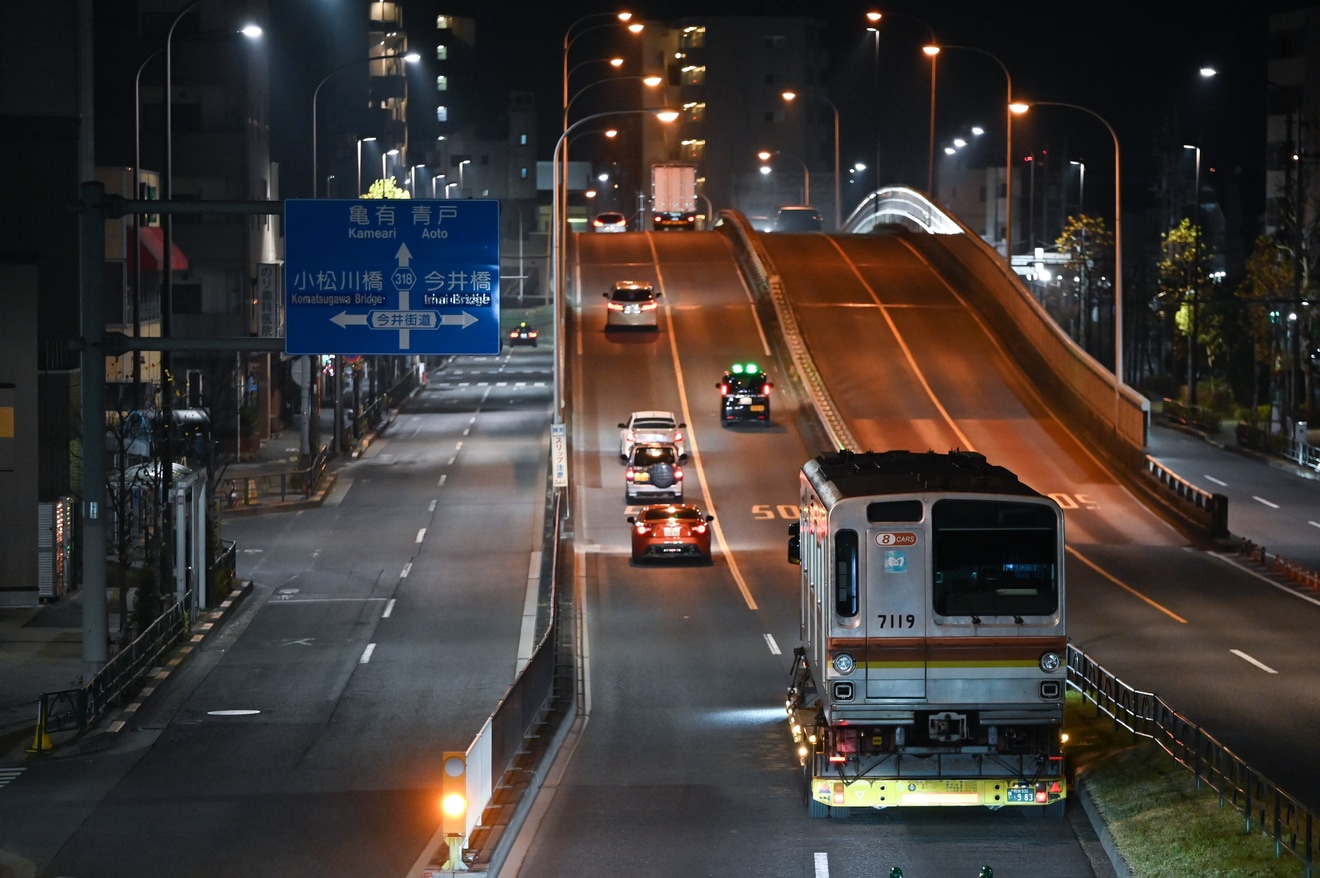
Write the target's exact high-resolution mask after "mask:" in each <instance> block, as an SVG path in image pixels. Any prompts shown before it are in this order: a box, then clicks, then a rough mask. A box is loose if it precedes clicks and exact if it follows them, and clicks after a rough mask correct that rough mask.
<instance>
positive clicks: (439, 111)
mask: <svg viewBox="0 0 1320 878" xmlns="http://www.w3.org/2000/svg"><path fill="white" fill-rule="evenodd" d="M435 121H437V122H448V121H449V108H448V107H446V106H445V105H444V104H441V105H440V106H438V107H436V108H435Z"/></svg>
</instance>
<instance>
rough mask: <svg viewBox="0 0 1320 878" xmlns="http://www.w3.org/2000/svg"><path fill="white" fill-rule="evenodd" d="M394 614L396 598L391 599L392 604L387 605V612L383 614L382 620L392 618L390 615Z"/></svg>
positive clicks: (381, 615)
mask: <svg viewBox="0 0 1320 878" xmlns="http://www.w3.org/2000/svg"><path fill="white" fill-rule="evenodd" d="M393 612H394V598H390V602H389V603H388V604H386V605H385V612H383V613H381V614H380V617H381V618H382V619H388V618H389V617H390V614H391V613H393Z"/></svg>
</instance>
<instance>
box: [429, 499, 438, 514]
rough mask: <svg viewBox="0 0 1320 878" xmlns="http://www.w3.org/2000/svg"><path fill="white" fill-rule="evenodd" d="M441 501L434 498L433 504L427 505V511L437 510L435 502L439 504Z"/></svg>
mask: <svg viewBox="0 0 1320 878" xmlns="http://www.w3.org/2000/svg"><path fill="white" fill-rule="evenodd" d="M439 502H440V501H439V500H432V501H431V504H430V505H429V506H427V507H426V511H427V512H435V504H437V503H439Z"/></svg>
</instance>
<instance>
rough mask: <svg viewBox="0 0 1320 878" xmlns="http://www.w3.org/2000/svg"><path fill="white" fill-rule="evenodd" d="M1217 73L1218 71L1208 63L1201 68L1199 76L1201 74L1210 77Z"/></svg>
mask: <svg viewBox="0 0 1320 878" xmlns="http://www.w3.org/2000/svg"><path fill="white" fill-rule="evenodd" d="M1218 73H1219V71H1218V70H1216V69H1215V68H1213V67H1211V66H1210V65H1209V64H1207V65H1205V66H1204V67H1202V68H1201V76H1203V77H1204V78H1206V79H1209V78H1210V77H1212V76H1215V75H1217V74H1218Z"/></svg>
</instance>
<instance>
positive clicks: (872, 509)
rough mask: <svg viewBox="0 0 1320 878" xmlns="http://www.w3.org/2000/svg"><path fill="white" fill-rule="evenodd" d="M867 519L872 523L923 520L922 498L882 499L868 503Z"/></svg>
mask: <svg viewBox="0 0 1320 878" xmlns="http://www.w3.org/2000/svg"><path fill="white" fill-rule="evenodd" d="M866 520H867V521H869V522H870V523H871V524H883V523H885V522H895V521H901V522H918V521H921V501H920V500H881V501H876V502H875V503H867V504H866Z"/></svg>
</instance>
